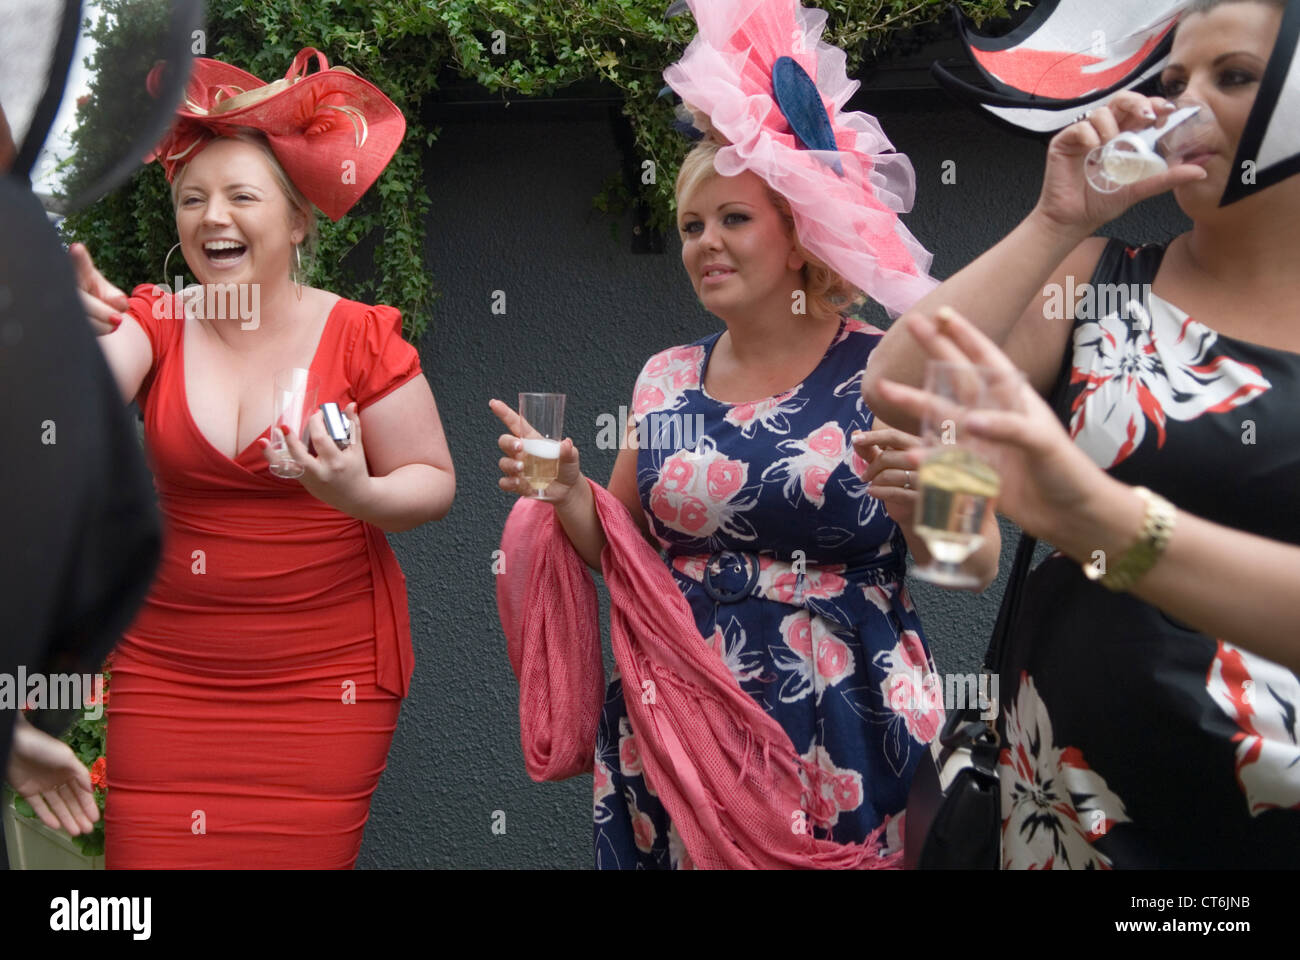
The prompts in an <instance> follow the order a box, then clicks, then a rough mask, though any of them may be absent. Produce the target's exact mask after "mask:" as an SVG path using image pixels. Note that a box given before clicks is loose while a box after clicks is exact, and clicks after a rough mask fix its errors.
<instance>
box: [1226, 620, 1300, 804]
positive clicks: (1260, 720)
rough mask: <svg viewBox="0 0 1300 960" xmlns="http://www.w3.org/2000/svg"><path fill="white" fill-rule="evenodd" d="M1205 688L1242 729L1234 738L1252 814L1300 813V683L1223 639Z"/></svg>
mask: <svg viewBox="0 0 1300 960" xmlns="http://www.w3.org/2000/svg"><path fill="white" fill-rule="evenodd" d="M1205 687H1206V690H1207V691H1208V692H1209V694H1210V697H1211V699H1213V700H1214V702H1215V703H1217V704H1218V705H1219V707H1220V708H1221V709H1222V710H1223V712H1224V713H1226V714H1227V715H1228V716H1229V717H1230V718H1231V719H1232V721H1233V722H1234V723H1236V724H1237V726H1238V727H1239V728H1240V729H1239V732H1238V733H1237V734H1236V736H1234V737H1233V740H1234V741H1235V742H1236V744H1237V753H1236V756H1237V762H1236V768H1237V769H1236V773H1237V783H1238V784H1239V785H1240V786H1241V792H1242V793H1244V794H1245V795H1246V805H1247V807H1248V808H1249V810H1250V815H1251V816H1252V817H1257V816H1259V815H1260V814H1261V813H1263V812H1264V811H1265V810H1276V809H1290V810H1300V720H1298V719H1297V712H1298V711H1300V680H1298V679H1297V678H1296V675H1295V674H1294V673H1292V672H1291V671H1290V670H1287V669H1286V668H1284V667H1281V666H1279V665H1278V664H1276V663H1273V662H1272V661H1271V660H1265V659H1264V658H1263V657H1257V656H1255V655H1254V654H1252V653H1248V652H1247V651H1245V650H1239V649H1238V648H1237V647H1234V646H1233V645H1232V644H1230V643H1224V642H1223V641H1222V640H1220V641H1219V642H1218V650H1217V652H1216V653H1215V656H1214V660H1213V662H1211V664H1210V669H1209V672H1208V674H1207V676H1206V681H1205Z"/></svg>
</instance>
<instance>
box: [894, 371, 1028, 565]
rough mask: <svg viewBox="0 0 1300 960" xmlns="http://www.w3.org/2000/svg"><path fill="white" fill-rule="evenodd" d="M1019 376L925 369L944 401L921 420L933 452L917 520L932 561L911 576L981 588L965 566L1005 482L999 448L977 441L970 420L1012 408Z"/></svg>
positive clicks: (924, 466) (929, 388)
mask: <svg viewBox="0 0 1300 960" xmlns="http://www.w3.org/2000/svg"><path fill="white" fill-rule="evenodd" d="M1014 387H1015V384H1014V382H1013V379H1012V378H1011V377H1010V376H1009V375H1007V374H1004V373H1001V372H1000V371H997V370H992V369H990V368H988V367H977V366H972V365H970V364H954V363H940V362H937V361H930V362H929V363H927V364H926V370H925V389H926V392H927V393H930V394H931V395H932V396H934V397H936V398H938V401H939V402H938V404H937V406H936V407H935V408H934V409H932V410H931V411H930V412H928V413H927V414H926V416H925V417H924V419H923V420H922V423H921V436H922V440H923V442H924V444H925V446H926V447H927V448H929V450H930V453H929V455H928V456H927V457H926V459H925V460H924V461H923V462H922V463H921V467H920V469H919V470H918V471H917V480H918V490H919V492H920V506H919V508H918V509H919V512H918V514H917V516H916V519H915V520H914V521H913V525H914V528H915V529H916V532H917V533H918V534H919V535H920V537H921V539H922V540H924V541H925V546H926V549H927V550H929V552H930V556H931V561H930V563H928V564H927V565H925V566H923V567H914V568H913V569H912V571H911V572H912V573H913V574H915V575H916V576H918V577H920V578H921V579H922V580H927V581H929V582H931V583H937V584H939V585H941V586H945V587H974V586H978V585H979V579H978V578H977V577H975V576H973V575H972V574H969V573H966V572H965V571H963V570H962V569H961V565H962V563H964V562H965V561H966V559H967V558H968V557H970V555H971V554H972V553H974V552H975V551H976V550H978V549H979V548H980V545H981V544H983V542H984V535H983V534H982V533H981V530H982V529H983V527H984V521H985V517H986V515H987V513H988V511H989V510H991V509H994V508H995V506H996V504H997V498H998V494H999V493H1000V492H1001V480H1000V477H999V475H998V471H997V467H996V457H995V455H994V450H993V448H992V447H991V446H990V445H988V444H986V443H983V442H981V441H979V440H978V439H977V438H975V437H972V436H970V434H969V433H968V432H967V431H966V429H965V420H966V417H967V416H968V415H969V414H970V413H971V412H973V411H975V410H989V409H996V410H1005V409H1012V407H1013V403H1014V396H1015V389H1014Z"/></svg>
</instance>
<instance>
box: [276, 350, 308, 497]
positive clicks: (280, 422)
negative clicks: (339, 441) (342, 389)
mask: <svg viewBox="0 0 1300 960" xmlns="http://www.w3.org/2000/svg"><path fill="white" fill-rule="evenodd" d="M319 392H320V380H319V378H317V376H316V374H314V373H312V372H311V371H310V370H307V369H305V368H303V367H289V368H288V369H286V370H281V371H279V372H278V373H276V375H275V382H274V394H273V396H272V404H271V451H272V453H273V454H274V457H275V459H274V460H272V461H271V465H270V470H271V472H272V473H273V474H275V475H276V476H277V477H284V478H285V479H286V480H292V479H293V478H295V477H301V476H302V475H303V474H304V473H305V472H306V468H305V467H304V466H303V465H302V464H300V463H299V462H298V461H297V460H295V459H294V458H293V454H292V453H290V452H289V444H288V443H287V442H286V441H285V437H286V436H287V435H288V434H289V433H290V432H292V433H293V435H294V436H296V437H297V438H298V439H299V440H302V441H303V442H304V443H305V442H306V439H307V438H306V432H307V421H308V420H309V419H310V418H311V415H312V413H314V412H315V410H316V395H317V394H318V393H319Z"/></svg>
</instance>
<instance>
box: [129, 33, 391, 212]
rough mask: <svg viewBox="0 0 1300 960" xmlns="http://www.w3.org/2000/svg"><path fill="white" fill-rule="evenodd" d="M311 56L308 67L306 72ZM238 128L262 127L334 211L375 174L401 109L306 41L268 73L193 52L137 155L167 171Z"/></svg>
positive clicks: (296, 179)
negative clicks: (272, 77) (144, 151)
mask: <svg viewBox="0 0 1300 960" xmlns="http://www.w3.org/2000/svg"><path fill="white" fill-rule="evenodd" d="M313 57H314V58H315V60H316V64H317V67H318V69H317V71H316V72H315V73H308V69H309V66H310V63H311V60H312V58H313ZM150 78H151V79H152V78H153V74H151V75H150ZM242 128H251V129H254V130H258V131H261V132H262V133H263V134H265V136H266V139H267V141H268V142H269V143H270V146H271V151H272V152H273V153H274V154H275V157H276V159H277V160H278V161H279V162H280V165H281V166H282V167H283V168H284V170H285V173H287V174H288V176H289V179H290V180H291V181H293V184H294V186H296V187H297V188H298V189H299V190H300V191H301V192H302V194H303V196H305V197H306V198H307V199H308V200H310V201H311V202H312V203H314V204H315V205H316V206H317V207H319V208H320V209H321V210H322V211H323V212H324V213H325V214H326V216H328V217H329V218H330V219H331V220H338V219H339V218H340V217H342V216H343V214H345V213H347V212H348V210H349V209H351V208H352V206H353V204H355V203H356V202H357V201H358V200H359V199H361V195H362V194H364V193H365V192H366V190H368V189H369V188H370V186H371V184H373V183H374V182H375V181H376V180H377V179H379V175H380V174H381V173H382V172H383V170H384V167H386V166H387V165H388V161H389V160H391V159H392V158H393V154H394V153H396V152H397V148H398V146H399V145H400V144H401V142H402V137H403V136H404V135H405V133H406V119H405V118H404V117H403V116H402V112H401V111H400V110H399V109H397V105H396V104H394V103H393V101H392V100H390V99H388V97H386V96H385V95H384V94H383V92H382V91H381V90H380V89H379V88H378V87H376V86H375V85H374V84H372V83H370V82H369V81H367V80H363V79H362V78H361V77H359V76H357V75H356V74H355V73H353V72H352V71H351V70H349V69H348V68H347V67H331V66H330V65H329V61H328V60H326V59H325V54H323V53H321V52H320V51H319V50H317V49H315V48H314V47H304V48H303V49H302V50H299V51H298V55H297V56H295V57H294V58H293V63H292V64H291V65H290V66H289V69H288V70H287V71H285V75H284V77H283V78H282V79H280V80H276V81H274V82H272V83H263V82H262V81H261V80H259V79H258V78H257V77H255V76H253V75H252V74H251V73H248V72H246V71H244V70H240V69H239V68H238V67H232V66H231V65H230V64H228V63H222V62H221V61H220V60H209V59H206V58H203V59H198V60H195V61H194V71H193V73H192V74H191V75H190V82H189V86H188V88H187V89H186V94H185V100H184V101H183V103H182V104H181V106H180V107H179V108H178V109H177V111H176V123H175V124H174V125H173V126H172V129H171V130H170V131H169V132H168V134H167V136H166V137H165V138H164V139H163V141H162V142H161V143H160V144H159V145H158V146H157V147H156V148H155V150H154V153H153V154H152V155H151V156H150V157H148V158H147V160H157V161H158V162H159V163H161V164H162V166H163V169H164V171H165V172H166V174H167V179H168V181H171V180H172V179H173V178H174V177H175V176H176V171H177V170H178V169H179V168H180V167H181V166H182V165H183V164H185V163H188V162H189V161H190V160H192V159H194V157H195V156H196V155H197V154H198V153H199V151H201V150H202V149H203V148H204V147H205V146H207V145H208V144H209V143H211V142H212V141H213V140H214V139H216V138H217V137H222V136H229V135H231V134H234V133H236V132H238V131H239V130H240V129H242Z"/></svg>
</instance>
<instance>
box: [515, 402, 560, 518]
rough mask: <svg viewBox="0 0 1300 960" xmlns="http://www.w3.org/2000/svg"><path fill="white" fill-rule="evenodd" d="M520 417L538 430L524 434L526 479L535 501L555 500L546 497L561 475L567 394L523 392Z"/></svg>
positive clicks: (524, 473) (524, 476)
mask: <svg viewBox="0 0 1300 960" xmlns="http://www.w3.org/2000/svg"><path fill="white" fill-rule="evenodd" d="M519 416H520V417H522V418H523V420H524V423H526V424H528V425H529V426H531V427H532V428H533V430H535V431H536V432H537V434H538V435H537V436H528V437H522V438H521V439H522V440H523V444H524V449H523V451H522V452H523V461H524V472H523V478H524V482H525V483H527V484H528V485H529V486H530V487H532V489H533V492H532V494H531V495H530V496H531V497H532V499H534V500H548V501H549V500H553V499H554V498H553V497H548V496H546V488H547V487H549V486H550V485H551V484H552V483H553V482H554V481H555V480H556V478H557V477H559V475H560V445H561V443H562V442H563V440H564V394H562V393H521V394H519Z"/></svg>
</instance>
